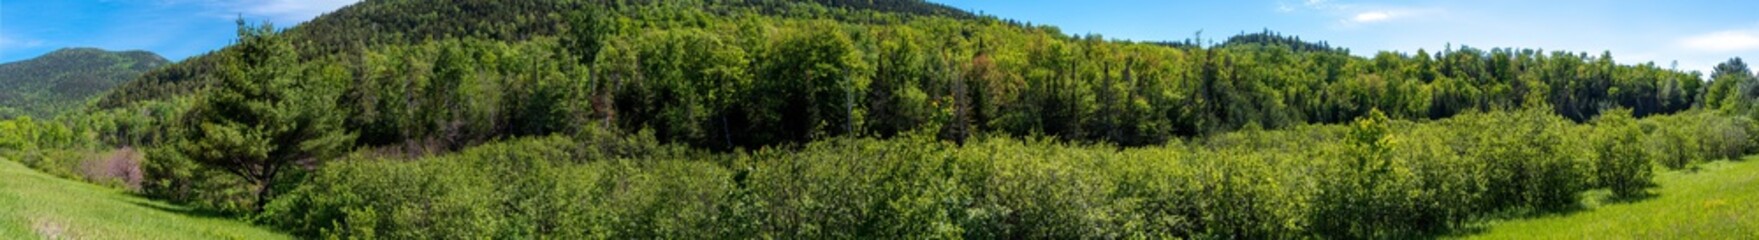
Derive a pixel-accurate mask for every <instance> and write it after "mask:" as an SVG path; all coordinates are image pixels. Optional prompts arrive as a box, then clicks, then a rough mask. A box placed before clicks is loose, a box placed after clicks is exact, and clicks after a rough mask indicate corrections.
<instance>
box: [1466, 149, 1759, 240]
mask: <svg viewBox="0 0 1759 240" xmlns="http://www.w3.org/2000/svg"><path fill="white" fill-rule="evenodd" d="M1655 180H1656V183H1657V184H1658V185H1659V186H1657V187H1655V188H1652V189H1650V191H1651V192H1652V193H1654V194H1655V195H1654V196H1652V197H1649V198H1645V199H1639V200H1634V201H1629V202H1618V201H1603V200H1602V199H1603V198H1604V196H1605V195H1607V194H1605V191H1596V192H1591V193H1590V197H1587V198H1586V199H1587V200H1586V202H1585V203H1584V204H1585V205H1587V209H1585V210H1582V211H1578V212H1571V213H1564V214H1558V215H1552V216H1543V217H1537V218H1525V219H1514V220H1508V221H1503V222H1498V223H1492V224H1489V225H1488V228H1487V229H1484V230H1485V231H1484V232H1483V233H1482V234H1475V235H1470V236H1469V237H1470V238H1483V239H1759V157H1747V159H1746V160H1743V161H1738V162H1727V161H1719V162H1714V163H1708V164H1704V165H1702V166H1701V168H1700V169H1698V170H1697V171H1663V172H1660V173H1659V174H1657V176H1656V179H1655ZM1603 202H1605V203H1603Z"/></svg>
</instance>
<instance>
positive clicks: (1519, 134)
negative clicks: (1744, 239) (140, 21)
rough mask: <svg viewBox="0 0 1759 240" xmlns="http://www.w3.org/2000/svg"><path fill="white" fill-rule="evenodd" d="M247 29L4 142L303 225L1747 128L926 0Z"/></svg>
mask: <svg viewBox="0 0 1759 240" xmlns="http://www.w3.org/2000/svg"><path fill="white" fill-rule="evenodd" d="M237 25H238V38H239V40H238V41H237V42H236V43H234V44H233V45H231V46H228V47H226V48H224V49H221V50H217V51H214V52H210V53H207V54H204V55H201V56H197V57H192V58H190V59H187V60H183V61H181V62H177V63H170V64H168V65H167V66H159V67H152V66H148V67H149V68H152V69H153V70H150V71H146V72H145V73H144V74H142V75H140V77H138V78H134V79H133V80H132V81H128V82H126V83H121V84H120V85H119V86H117V88H115V89H113V90H108V91H107V92H105V93H104V94H103V95H101V96H99V97H97V98H95V99H91V100H90V101H86V102H85V104H84V105H79V106H67V107H63V108H65V109H66V113H62V114H57V115H54V116H53V117H43V116H39V117H38V118H35V119H33V118H31V117H18V118H13V119H11V120H6V121H0V157H3V158H6V159H11V160H14V161H18V162H21V163H24V164H25V165H28V166H31V167H33V168H36V169H39V170H42V171H44V172H48V173H50V174H54V175H58V176H62V177H66V178H71V179H80V180H84V181H89V182H94V183H100V184H105V185H107V186H112V187H116V188H120V189H125V190H127V191H131V192H136V193H139V194H141V195H144V196H149V197H151V198H154V199H161V200H167V201H172V202H176V203H180V204H187V205H191V206H195V207H197V208H200V209H204V210H205V211H213V212H217V213H221V214H224V215H227V216H233V217H236V218H239V219H244V220H246V221H250V222H252V223H255V224H259V225H262V226H268V227H271V228H273V229H277V230H281V231H286V232H288V233H291V234H293V235H295V236H300V237H306V238H395V239H435V238H439V239H449V238H521V239H523V238H560V239H634V238H682V239H750V238H812V239H824V238H834V239H844V238H908V239H925V238H978V239H1027V238H1031V239H1042V238H1054V239H1067V238H1106V239H1110V238H1131V239H1143V238H1147V239H1163V238H1246V239H1284V238H1344V239H1357V238H1376V239H1385V238H1427V237H1433V236H1437V235H1440V234H1448V233H1450V232H1453V231H1457V230H1459V229H1462V228H1464V227H1467V226H1469V225H1471V224H1473V223H1476V222H1482V221H1486V220H1494V219H1503V218H1511V217H1521V216H1531V215H1539V214H1545V213H1552V212H1559V211H1566V210H1569V209H1572V208H1576V207H1578V206H1577V204H1579V203H1580V202H1581V201H1582V200H1583V194H1582V193H1583V192H1586V191H1595V190H1606V191H1610V192H1611V193H1612V195H1614V197H1615V198H1620V199H1641V198H1643V197H1645V196H1647V195H1649V193H1648V191H1647V190H1646V189H1647V188H1649V187H1650V186H1652V185H1654V183H1653V180H1652V179H1653V178H1654V176H1655V175H1656V172H1659V171H1689V170H1690V169H1693V168H1695V167H1696V166H1698V165H1699V164H1703V163H1707V162H1712V161H1718V160H1725V159H1739V158H1740V157H1742V156H1746V155H1748V154H1752V153H1755V150H1759V123H1755V122H1754V121H1753V120H1752V119H1753V117H1754V116H1759V115H1756V114H1759V111H1755V110H1756V109H1759V108H1756V107H1759V105H1756V103H1759V102H1755V101H1754V100H1755V99H1759V76H1756V75H1754V73H1753V71H1751V69H1749V68H1748V66H1747V65H1746V64H1745V63H1744V62H1743V61H1742V60H1741V59H1739V58H1733V59H1730V60H1729V61H1727V62H1724V63H1722V64H1719V65H1717V66H1716V67H1715V68H1714V71H1713V72H1711V73H1709V74H1708V75H1705V74H1704V73H1700V72H1696V71H1681V70H1677V69H1675V68H1674V67H1672V66H1667V67H1663V66H1658V65H1657V64H1655V63H1642V64H1619V63H1617V62H1615V61H1614V57H1613V55H1612V53H1611V52H1607V51H1601V52H1598V53H1590V52H1572V51H1565V50H1544V49H1520V48H1491V49H1480V48H1474V47H1469V46H1457V47H1456V46H1449V47H1447V48H1445V49H1439V50H1417V51H1415V52H1414V53H1410V52H1398V51H1379V52H1374V53H1373V54H1360V53H1352V50H1351V49H1347V48H1341V47H1333V46H1331V45H1330V44H1328V43H1325V42H1311V41H1306V40H1302V39H1299V38H1297V37H1294V36H1285V35H1282V34H1280V33H1278V32H1274V31H1270V30H1265V31H1263V32H1256V33H1241V34H1239V35H1235V36H1232V37H1228V38H1227V39H1224V40H1222V41H1215V40H1212V39H1202V38H1201V37H1194V38H1192V39H1186V40H1179V41H1166V42H1136V41H1125V40H1116V39H1108V38H1106V37H1104V36H1101V35H1095V34H1086V35H1071V34H1068V33H1064V32H1062V31H1061V30H1059V29H1058V28H1057V27H1055V26H1047V25H1035V24H1031V23H1023V22H1019V21H1015V20H1008V19H1003V18H1000V17H996V16H988V15H981V14H973V13H968V12H964V11H961V10H957V9H953V8H950V7H946V6H942V5H939V4H934V3H928V2H922V1H918V0H884V1H881V0H874V1H846V0H816V1H785V0H689V1H640V0H630V1H621V0H620V1H610V0H541V1H540V0H532V1H486V0H483V1H476V0H472V1H453V2H451V3H440V1H433V0H382V1H364V2H361V3H359V4H355V5H351V6H348V7H345V8H343V9H341V10H338V11H336V12H333V13H329V14H325V15H323V16H321V17H319V18H318V19H315V20H312V21H311V22H308V23H305V24H301V25H298V26H293V27H290V28H280V27H277V26H272V25H270V24H266V23H262V24H259V23H252V22H248V21H246V20H242V19H241V20H238V24H237ZM9 89H11V88H9ZM8 106H11V105H8ZM94 156H100V157H94ZM102 156H122V157H102ZM128 156H133V157H128Z"/></svg>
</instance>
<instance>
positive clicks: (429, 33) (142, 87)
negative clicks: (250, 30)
mask: <svg viewBox="0 0 1759 240" xmlns="http://www.w3.org/2000/svg"><path fill="white" fill-rule="evenodd" d="M678 8H687V9H692V10H694V11H700V12H702V13H707V14H708V15H718V16H728V15H765V16H776V17H783V18H796V19H800V18H832V19H837V20H843V21H869V22H871V21H882V20H878V19H884V18H890V17H889V16H902V17H946V18H953V19H974V18H977V17H978V16H977V15H976V14H972V13H970V12H966V11H963V10H959V9H956V8H953V7H949V6H946V5H942V4H938V3H932V2H928V1H923V0H688V1H657V0H517V1H499V0H462V1H445V2H444V3H440V2H438V1H432V0H378V1H362V2H360V3H357V4H354V5H349V6H346V7H343V8H341V9H338V10H336V11H334V12H330V13H327V14H324V15H322V16H318V17H317V18H315V19H312V20H311V21H309V22H306V23H303V24H300V25H299V26H294V27H292V28H289V29H288V30H287V34H288V35H289V36H290V37H291V38H293V39H295V40H294V42H295V44H297V45H298V48H299V53H300V56H301V57H302V58H303V59H305V60H310V59H316V58H324V57H333V56H336V55H349V56H355V55H358V54H360V53H361V52H362V50H364V49H372V48H375V47H379V46H386V45H409V44H418V43H423V42H430V41H434V40H444V39H459V38H472V39H486V40H495V41H526V40H530V39H533V38H539V37H560V38H564V39H563V40H564V41H566V42H568V43H570V44H574V45H576V46H573V47H571V49H570V50H574V51H576V52H575V53H581V52H589V51H596V50H597V49H596V48H597V45H595V44H596V43H593V42H595V41H593V40H588V39H584V38H592V37H590V36H594V35H593V34H592V33H590V31H599V30H604V29H605V28H606V27H604V26H603V25H604V24H607V23H609V22H606V21H615V19H616V18H618V17H619V16H621V17H623V18H624V19H634V20H637V22H651V19H664V18H666V17H677V16H671V15H674V14H672V13H664V12H654V11H655V10H656V9H678ZM644 11H645V12H644ZM698 17H702V16H698ZM594 20H605V21H596V22H594ZM892 21H896V20H892ZM229 50H230V48H227V49H222V50H219V51H216V52H225V51H229ZM211 55H213V54H209V55H202V56H196V57H192V58H190V59H188V60H185V61H183V62H182V63H180V64H176V65H173V66H170V67H167V68H165V69H161V70H158V71H153V72H149V73H147V74H146V75H145V76H143V77H142V78H141V81H136V82H132V83H129V84H128V85H127V86H123V87H120V88H119V89H118V90H117V91H118V93H116V94H111V95H107V96H105V98H104V99H102V100H101V101H100V102H99V106H102V107H104V108H115V107H122V106H126V105H128V104H130V103H133V102H136V101H141V100H152V99H162V98H165V97H169V96H175V95H181V94H184V93H188V92H190V91H192V90H194V89H199V88H201V87H202V86H205V84H207V83H206V82H201V81H189V80H194V79H201V78H202V77H201V76H202V75H204V74H206V73H208V72H210V71H212V70H213V69H212V67H213V66H214V65H216V64H218V63H217V62H216V59H215V58H214V57H212V56H211Z"/></svg>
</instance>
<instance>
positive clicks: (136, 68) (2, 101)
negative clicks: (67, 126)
mask: <svg viewBox="0 0 1759 240" xmlns="http://www.w3.org/2000/svg"><path fill="white" fill-rule="evenodd" d="M166 64H170V61H166V60H165V58H163V57H159V55H157V54H153V53H151V52H146V51H123V52H111V51H105V50H102V49H95V48H66V49H61V50H56V51H54V52H49V53H48V54H44V55H43V56H39V57H37V58H32V59H29V60H23V61H18V62H11V63H5V64H0V119H7V118H14V117H20V116H31V117H36V118H48V117H51V116H54V115H55V114H57V113H60V112H64V111H67V110H72V109H76V108H78V107H79V106H81V105H82V104H84V103H85V101H86V100H88V99H91V97H93V96H95V95H97V94H98V93H102V92H104V91H107V90H110V88H112V87H115V86H116V85H117V84H120V83H122V82H126V81H128V80H131V79H134V78H135V77H138V76H140V74H141V73H142V72H146V71H147V70H151V69H153V68H157V67H159V66H164V65H166Z"/></svg>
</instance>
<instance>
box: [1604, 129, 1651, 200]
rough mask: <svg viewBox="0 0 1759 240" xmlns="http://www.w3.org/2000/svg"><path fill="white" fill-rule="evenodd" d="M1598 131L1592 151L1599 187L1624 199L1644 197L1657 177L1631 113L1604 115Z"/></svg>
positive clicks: (1640, 132)
mask: <svg viewBox="0 0 1759 240" xmlns="http://www.w3.org/2000/svg"><path fill="white" fill-rule="evenodd" d="M1594 130H1595V131H1594V135H1593V136H1592V137H1591V140H1590V141H1592V142H1593V143H1592V145H1591V146H1590V147H1591V149H1590V151H1592V152H1594V156H1595V162H1594V174H1595V180H1596V183H1597V185H1598V186H1599V187H1605V188H1609V189H1611V190H1612V192H1613V194H1614V195H1616V196H1620V197H1632V196H1638V195H1641V194H1642V193H1643V189H1644V188H1645V187H1648V186H1649V185H1650V184H1651V180H1650V179H1651V178H1652V177H1653V175H1654V174H1653V173H1652V172H1651V171H1652V170H1651V168H1652V166H1651V164H1650V162H1649V154H1648V153H1647V152H1645V151H1644V149H1643V148H1642V146H1641V144H1642V141H1641V138H1642V137H1643V131H1642V130H1641V129H1639V128H1638V127H1637V121H1636V120H1635V119H1632V118H1631V115H1630V110H1614V111H1608V112H1604V113H1601V115H1600V117H1599V118H1598V119H1595V120H1594Z"/></svg>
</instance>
